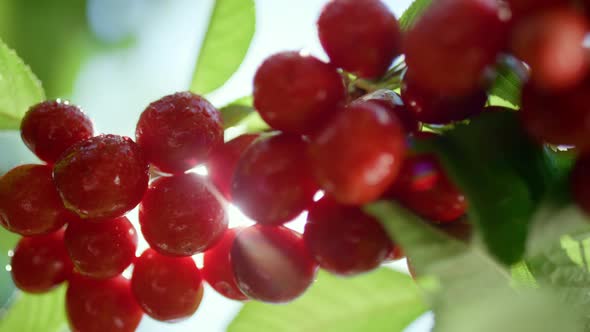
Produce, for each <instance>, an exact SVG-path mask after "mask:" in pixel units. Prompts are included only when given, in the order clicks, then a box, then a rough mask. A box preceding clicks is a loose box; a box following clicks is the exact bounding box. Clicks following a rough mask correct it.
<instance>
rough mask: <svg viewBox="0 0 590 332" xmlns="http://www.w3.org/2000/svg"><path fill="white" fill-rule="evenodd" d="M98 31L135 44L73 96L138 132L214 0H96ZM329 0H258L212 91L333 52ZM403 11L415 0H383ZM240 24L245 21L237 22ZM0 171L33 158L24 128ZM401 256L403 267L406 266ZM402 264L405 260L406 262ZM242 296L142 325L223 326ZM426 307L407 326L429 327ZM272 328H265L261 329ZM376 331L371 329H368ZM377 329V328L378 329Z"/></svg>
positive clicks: (186, 62) (118, 127) (415, 330)
mask: <svg viewBox="0 0 590 332" xmlns="http://www.w3.org/2000/svg"><path fill="white" fill-rule="evenodd" d="M89 2H90V5H89V17H90V19H91V24H92V27H93V29H94V30H95V32H96V33H97V34H98V35H99V36H101V37H102V38H104V39H106V40H117V39H119V38H122V37H125V36H128V35H129V34H134V35H136V43H135V44H134V46H133V47H131V48H129V49H124V50H115V51H110V52H108V53H103V54H100V55H97V56H94V57H92V58H91V59H90V60H89V61H88V63H86V64H85V65H84V66H83V68H82V70H81V72H80V74H79V77H78V79H77V81H76V83H75V88H74V93H73V96H72V98H71V99H72V101H73V102H74V103H75V104H78V105H81V106H82V107H83V108H84V110H85V111H86V112H87V113H88V114H89V115H90V116H91V117H92V119H93V120H94V121H95V124H96V128H97V130H98V131H99V132H108V133H115V134H122V135H128V136H131V137H133V134H134V130H135V124H136V122H137V119H138V117H139V114H140V113H141V111H142V110H143V109H144V108H145V106H147V104H148V103H150V102H151V101H153V100H156V99H159V98H160V97H162V96H164V95H167V94H170V93H173V92H176V91H181V90H187V89H188V87H189V84H190V82H191V77H192V70H193V67H194V65H195V62H196V58H197V55H198V51H199V46H200V43H201V42H202V39H203V37H204V33H205V31H206V27H207V24H208V20H209V16H210V13H211V9H212V7H213V3H214V1H213V0H168V1H162V0H90V1H89ZM326 2H327V1H326V0H299V1H294V0H256V6H257V10H256V15H257V26H256V33H255V36H254V40H253V43H252V45H251V47H250V50H249V51H248V54H247V56H246V58H245V60H244V62H243V64H242V66H241V67H240V69H239V70H238V71H237V72H236V73H235V74H234V76H233V77H232V78H231V79H230V80H229V82H227V83H226V84H225V85H224V86H223V87H222V88H220V89H219V90H217V91H215V92H213V93H212V94H210V95H209V96H207V97H208V98H209V99H210V100H211V101H212V102H213V103H214V104H215V105H216V106H223V105H224V104H225V103H228V102H230V101H232V100H234V99H236V98H239V97H242V96H245V95H249V94H250V93H251V90H252V86H251V84H252V78H253V75H254V72H255V71H256V68H257V67H258V65H259V64H260V63H261V62H262V61H263V60H264V59H265V58H266V57H267V56H269V55H271V54H273V53H276V52H279V51H283V50H306V51H308V52H310V53H311V54H312V55H315V56H317V57H319V58H321V59H324V60H327V57H326V55H325V53H324V52H323V51H322V49H321V46H320V44H319V41H318V38H317V33H316V27H315V22H316V19H317V17H318V15H319V11H320V9H321V7H322V6H323V5H324V4H325V3H326ZM384 2H385V3H387V5H388V6H389V7H390V8H391V9H392V11H393V12H394V13H395V14H396V16H397V17H399V16H400V15H401V13H402V12H403V11H404V10H405V9H406V8H407V6H408V5H409V4H410V3H411V0H385V1H384ZM236 29H240V22H236ZM0 155H1V156H3V157H2V158H0V171H6V170H8V169H10V168H12V167H14V166H16V165H18V164H22V163H25V162H35V161H36V158H35V157H34V156H33V155H32V154H31V153H30V152H29V151H28V150H27V149H26V148H25V147H24V145H23V144H22V142H21V141H20V137H19V134H18V132H0ZM403 265H404V264H403V263H402V264H398V265H397V267H398V268H399V267H403ZM402 269H403V268H402ZM240 306H241V304H240V303H238V302H235V301H230V300H226V299H224V298H223V297H221V296H219V295H217V294H216V293H215V292H214V291H212V289H210V288H207V289H206V291H205V296H204V298H203V302H202V304H201V307H200V308H199V310H198V311H197V313H196V314H195V315H194V316H193V317H192V318H190V319H188V320H186V321H183V322H180V323H176V324H164V323H159V322H156V321H153V320H151V319H149V318H145V319H144V320H143V321H142V323H141V325H140V328H139V331H140V332H161V331H163V330H165V331H167V332H184V331H203V332H222V331H225V327H226V326H227V324H229V322H230V321H231V320H232V319H233V317H234V316H235V314H236V313H237V312H238V311H239V309H240ZM431 324H432V317H431V316H430V315H427V316H425V317H423V318H422V319H420V321H419V322H416V324H414V325H413V326H412V327H410V328H408V329H407V330H406V332H423V331H428V330H429V326H431ZM261 332H266V331H261ZM369 332H373V331H369ZM376 332H377V331H376Z"/></svg>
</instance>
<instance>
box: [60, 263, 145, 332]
mask: <svg viewBox="0 0 590 332" xmlns="http://www.w3.org/2000/svg"><path fill="white" fill-rule="evenodd" d="M66 311H67V315H68V321H69V323H70V329H71V330H72V331H73V332H105V331H109V332H134V331H135V330H136V329H137V326H138V325H139V322H140V321H141V317H142V316H143V312H142V311H141V308H140V307H139V305H138V304H137V302H135V299H134V298H133V294H132V293H131V287H130V285H129V280H127V279H125V278H123V277H121V276H118V277H115V278H111V279H103V280H96V279H92V278H88V277H84V276H82V275H77V274H74V276H73V277H72V278H71V279H70V282H69V284H68V290H67V292H66Z"/></svg>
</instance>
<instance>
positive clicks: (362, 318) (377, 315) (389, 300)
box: [228, 268, 426, 332]
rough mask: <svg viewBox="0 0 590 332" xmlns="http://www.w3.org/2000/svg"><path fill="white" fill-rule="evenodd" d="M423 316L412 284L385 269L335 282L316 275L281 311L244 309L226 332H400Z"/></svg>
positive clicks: (267, 307)
mask: <svg viewBox="0 0 590 332" xmlns="http://www.w3.org/2000/svg"><path fill="white" fill-rule="evenodd" d="M425 311H426V307H425V306H424V304H423V302H422V299H421V296H420V291H419V290H418V288H417V287H416V285H415V284H414V282H413V281H412V279H411V278H410V277H409V276H407V275H405V274H402V273H399V272H395V271H393V270H390V269H385V268H382V269H379V270H376V271H374V272H371V273H368V274H365V275H362V276H358V277H354V278H339V277H334V276H331V275H329V274H328V273H326V272H320V274H319V276H318V280H317V281H316V282H315V284H314V285H313V286H312V287H311V288H310V289H309V290H308V291H307V292H306V293H305V294H304V295H303V296H302V297H301V298H299V299H297V300H295V301H294V302H292V303H290V304H287V305H269V304H263V303H258V302H249V303H246V304H245V305H244V307H243V309H242V310H241V311H240V313H239V314H238V316H237V317H236V319H235V320H234V321H233V322H232V323H231V324H230V326H229V328H228V332H250V331H252V332H259V331H273V332H316V331H317V332H320V331H321V332H357V331H391V332H395V331H402V330H403V329H404V328H405V327H406V326H407V325H408V324H410V323H411V322H412V321H413V320H415V319H416V318H417V317H418V316H419V315H420V314H422V313H424V312H425Z"/></svg>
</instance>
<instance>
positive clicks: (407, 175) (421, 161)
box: [392, 155, 467, 223]
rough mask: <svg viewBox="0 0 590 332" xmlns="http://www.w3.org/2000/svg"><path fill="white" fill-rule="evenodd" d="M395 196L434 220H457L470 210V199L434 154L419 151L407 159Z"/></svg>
mask: <svg viewBox="0 0 590 332" xmlns="http://www.w3.org/2000/svg"><path fill="white" fill-rule="evenodd" d="M392 196H393V197H394V198H396V199H397V200H398V201H399V202H400V203H401V204H402V205H404V206H405V207H407V208H408V209H410V210H412V211H413V212H414V213H416V214H418V215H420V216H422V217H424V218H426V219H428V220H431V221H436V222H440V223H445V222H453V221H455V220H457V219H458V218H460V217H461V216H463V215H464V214H465V213H466V211H467V200H466V199H465V196H464V195H463V194H462V193H461V192H460V191H459V189H458V188H457V187H456V186H455V185H454V184H453V183H452V182H451V180H450V179H449V178H448V177H447V176H446V174H445V173H444V171H443V170H442V167H441V166H440V164H439V163H438V160H437V159H436V158H435V157H434V156H432V155H415V156H411V157H408V158H407V159H406V161H405V162H404V165H403V167H402V170H401V171H400V175H399V177H398V180H397V181H396V182H395V183H394V184H393V186H392Z"/></svg>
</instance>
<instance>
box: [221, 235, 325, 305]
mask: <svg viewBox="0 0 590 332" xmlns="http://www.w3.org/2000/svg"><path fill="white" fill-rule="evenodd" d="M230 255H231V262H232V266H233V269H234V273H235V277H236V281H237V283H238V286H239V287H240V289H241V290H242V292H244V294H246V295H247V296H248V297H249V298H251V299H254V300H257V301H262V302H269V303H285V302H289V301H292V300H294V299H296V298H297V297H299V296H300V295H301V294H303V293H304V292H305V290H306V289H307V288H308V287H309V286H310V285H311V284H312V283H313V281H314V279H315V275H316V271H317V264H316V263H315V261H314V260H313V258H312V256H311V255H310V253H309V251H308V249H307V247H306V246H305V242H304V241H303V238H302V237H301V236H300V235H299V234H298V233H296V232H295V231H292V230H290V229H288V228H286V227H283V226H264V225H254V226H251V227H248V228H246V229H244V230H243V231H241V232H239V233H238V235H237V236H236V239H235V240H234V244H233V246H232V248H231V252H230Z"/></svg>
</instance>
